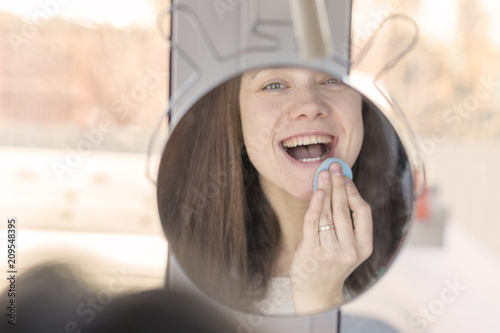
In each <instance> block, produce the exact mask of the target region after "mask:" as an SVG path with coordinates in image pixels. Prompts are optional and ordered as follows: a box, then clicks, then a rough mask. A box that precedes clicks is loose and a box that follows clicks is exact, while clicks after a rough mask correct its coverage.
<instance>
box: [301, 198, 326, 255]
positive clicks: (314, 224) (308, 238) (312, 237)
mask: <svg viewBox="0 0 500 333" xmlns="http://www.w3.org/2000/svg"><path fill="white" fill-rule="evenodd" d="M324 197H325V192H324V191H323V190H321V189H318V190H317V191H316V192H314V193H313V196H312V199H311V202H310V204H309V209H308V210H307V212H306V215H305V217H304V228H303V233H304V245H306V246H309V245H317V244H319V239H318V227H319V218H320V215H321V207H322V206H323V198H324Z"/></svg>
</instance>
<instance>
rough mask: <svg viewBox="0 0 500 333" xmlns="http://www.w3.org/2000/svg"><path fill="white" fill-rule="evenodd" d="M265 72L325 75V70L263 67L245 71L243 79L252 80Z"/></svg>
mask: <svg viewBox="0 0 500 333" xmlns="http://www.w3.org/2000/svg"><path fill="white" fill-rule="evenodd" d="M266 74H271V75H272V74H286V75H297V76H306V75H307V76H325V75H328V73H326V72H321V71H317V70H313V69H308V68H303V67H264V68H257V69H254V70H250V71H247V72H245V73H244V74H243V79H247V80H253V79H257V78H259V77H260V76H263V75H266Z"/></svg>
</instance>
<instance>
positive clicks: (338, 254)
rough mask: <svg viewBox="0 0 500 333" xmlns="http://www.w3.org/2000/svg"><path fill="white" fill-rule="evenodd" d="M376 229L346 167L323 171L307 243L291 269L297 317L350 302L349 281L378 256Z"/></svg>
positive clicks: (311, 208) (306, 223) (312, 206)
mask: <svg viewBox="0 0 500 333" xmlns="http://www.w3.org/2000/svg"><path fill="white" fill-rule="evenodd" d="M351 211H352V212H353V214H352V219H351ZM332 225H333V228H331V226H332ZM322 226H323V227H324V228H322V229H323V231H320V230H321V229H320V228H321V227H322ZM325 226H326V227H325ZM372 228H373V226H372V214H371V208H370V206H369V205H368V204H367V203H366V201H364V200H363V198H362V197H361V195H360V194H359V192H358V190H357V188H356V186H355V185H354V183H353V182H352V181H351V180H350V179H349V178H347V177H344V176H343V175H342V168H341V166H340V164H338V163H333V164H332V165H330V169H329V170H325V171H322V172H321V173H320V175H319V179H318V189H317V190H316V192H314V194H313V197H312V200H311V203H310V205H309V209H308V211H307V212H306V215H305V218H304V238H303V240H302V242H301V243H300V244H299V246H298V248H297V251H296V252H295V256H294V258H293V262H292V266H291V269H290V278H291V284H292V294H293V300H294V305H295V310H296V314H297V315H307V314H313V313H317V312H320V311H325V310H327V309H329V308H332V307H335V306H339V305H341V304H342V303H343V302H344V297H343V294H342V290H343V286H344V281H345V280H346V279H347V277H348V276H349V275H350V274H351V273H352V272H353V271H354V269H356V267H358V266H359V265H360V264H361V263H362V262H363V261H365V260H366V259H367V258H368V257H369V256H370V255H371V253H372V249H373V236H372ZM325 229H326V230H325Z"/></svg>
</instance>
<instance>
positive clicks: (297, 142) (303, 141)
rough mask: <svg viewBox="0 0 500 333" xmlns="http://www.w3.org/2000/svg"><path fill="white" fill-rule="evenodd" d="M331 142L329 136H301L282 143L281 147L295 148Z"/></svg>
mask: <svg viewBox="0 0 500 333" xmlns="http://www.w3.org/2000/svg"><path fill="white" fill-rule="evenodd" d="M330 142H332V137H331V136H324V135H315V136H303V137H298V138H292V139H288V140H285V141H283V143H282V145H283V147H285V148H294V147H297V146H305V145H313V144H316V143H330Z"/></svg>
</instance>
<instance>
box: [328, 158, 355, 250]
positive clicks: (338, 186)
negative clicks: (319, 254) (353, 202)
mask: <svg viewBox="0 0 500 333" xmlns="http://www.w3.org/2000/svg"><path fill="white" fill-rule="evenodd" d="M330 171H331V172H332V180H333V186H332V192H333V193H332V211H333V221H334V224H335V229H336V231H337V238H338V239H339V242H340V244H345V245H352V244H353V243H354V233H353V229H352V220H351V210H350V209H349V203H348V201H347V193H346V186H345V181H344V176H343V175H342V167H341V166H340V164H338V163H332V165H331V166H330Z"/></svg>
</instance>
